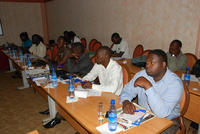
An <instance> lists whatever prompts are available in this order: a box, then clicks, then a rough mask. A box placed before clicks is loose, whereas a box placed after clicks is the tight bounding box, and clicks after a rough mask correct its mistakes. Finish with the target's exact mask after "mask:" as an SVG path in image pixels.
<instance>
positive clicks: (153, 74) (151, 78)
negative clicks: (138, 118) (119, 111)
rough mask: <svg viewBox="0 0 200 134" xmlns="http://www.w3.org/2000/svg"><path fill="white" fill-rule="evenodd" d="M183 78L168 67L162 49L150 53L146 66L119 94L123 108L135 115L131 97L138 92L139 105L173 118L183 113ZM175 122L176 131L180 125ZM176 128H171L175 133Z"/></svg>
mask: <svg viewBox="0 0 200 134" xmlns="http://www.w3.org/2000/svg"><path fill="white" fill-rule="evenodd" d="M183 88H184V87H183V84H182V81H181V80H180V78H179V77H178V76H177V75H176V74H174V73H172V72H171V71H170V70H169V69H168V68H167V55H166V53H165V52H164V51H162V50H160V49H156V50H152V51H151V52H150V53H149V55H148V56H147V60H146V69H145V70H142V71H140V72H138V73H137V74H136V75H135V76H134V78H133V79H132V80H131V81H130V82H129V83H128V84H127V85H126V86H125V87H124V89H123V91H122V93H121V95H120V103H122V104H123V111H124V113H127V114H133V113H134V110H135V106H134V105H133V104H132V103H131V100H132V99H133V98H135V97H136V96H137V95H138V104H139V105H140V106H142V107H144V108H146V109H148V110H151V111H152V112H153V113H155V114H156V115H157V116H158V117H160V118H168V119H169V120H172V119H174V118H176V117H178V116H179V115H180V105H179V102H180V99H181V97H182V93H183ZM174 122H175V126H176V127H175V129H174V131H176V130H177V129H178V127H179V124H178V121H174ZM174 131H170V132H171V133H174Z"/></svg>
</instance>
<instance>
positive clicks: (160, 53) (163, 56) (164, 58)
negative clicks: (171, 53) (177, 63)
mask: <svg viewBox="0 0 200 134" xmlns="http://www.w3.org/2000/svg"><path fill="white" fill-rule="evenodd" d="M149 54H155V55H157V56H158V57H160V58H161V60H162V61H164V62H166V65H167V54H166V53H165V52H164V51H163V50H161V49H154V50H151V51H150V52H149Z"/></svg>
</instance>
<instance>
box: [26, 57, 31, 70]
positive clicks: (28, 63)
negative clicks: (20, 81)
mask: <svg viewBox="0 0 200 134" xmlns="http://www.w3.org/2000/svg"><path fill="white" fill-rule="evenodd" d="M27 65H28V68H31V67H32V64H31V60H30V57H28V58H27Z"/></svg>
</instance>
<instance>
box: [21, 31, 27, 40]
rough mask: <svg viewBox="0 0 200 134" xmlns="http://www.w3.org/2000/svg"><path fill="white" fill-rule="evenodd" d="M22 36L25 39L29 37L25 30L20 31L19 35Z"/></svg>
mask: <svg viewBox="0 0 200 134" xmlns="http://www.w3.org/2000/svg"><path fill="white" fill-rule="evenodd" d="M22 36H24V37H25V38H26V39H29V37H28V33H27V32H21V33H20V37H22Z"/></svg>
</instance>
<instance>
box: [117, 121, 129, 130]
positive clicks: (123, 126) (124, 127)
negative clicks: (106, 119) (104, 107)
mask: <svg viewBox="0 0 200 134" xmlns="http://www.w3.org/2000/svg"><path fill="white" fill-rule="evenodd" d="M117 124H118V125H119V126H121V127H122V128H123V129H125V130H126V129H128V127H126V126H125V125H123V124H121V123H119V122H117Z"/></svg>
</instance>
